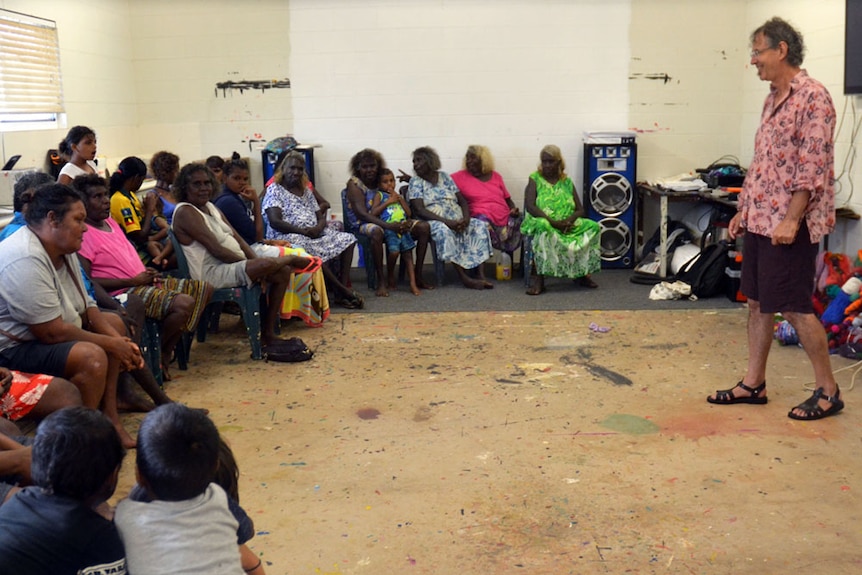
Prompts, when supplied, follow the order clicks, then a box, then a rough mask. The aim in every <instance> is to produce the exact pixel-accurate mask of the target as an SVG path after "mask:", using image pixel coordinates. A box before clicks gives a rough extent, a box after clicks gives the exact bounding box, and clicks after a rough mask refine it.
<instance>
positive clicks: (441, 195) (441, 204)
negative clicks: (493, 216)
mask: <svg viewBox="0 0 862 575" xmlns="http://www.w3.org/2000/svg"><path fill="white" fill-rule="evenodd" d="M437 174H438V177H437V184H436V185H435V184H432V183H431V182H429V181H427V180H423V179H422V178H420V177H418V176H414V177H412V178H410V187H409V188H408V189H407V199H408V200H416V199H420V200H422V201H423V202H425V207H426V208H427V209H428V211H430V212H432V213H434V214H436V215H438V216H440V217H441V218H446V219H447V220H460V219H461V218H463V217H464V215H463V212H462V211H461V206H460V205H459V204H458V197H457V195H456V194H457V193H458V186H456V185H455V182H454V181H453V180H452V178H451V177H449V174H447V173H446V172H437ZM428 223H429V224H431V238H432V239H433V240H434V243H435V244H436V246H437V257H438V258H440V259H441V260H442V261H444V262H452V263H453V264H456V265H459V266H461V267H462V268H464V269H468V270H471V269H473V268H475V267H478V266H480V265H482V264H483V263H485V261H486V260H487V259H488V258H489V257H490V256H491V238H490V236H489V235H488V228H487V226H485V223H484V222H482V221H480V220H477V219H476V218H470V226H469V227H468V228H467V229H466V230H465V231H463V232H461V233H456V232H455V231H453V230H452V229H450V228H449V227H448V226H447V225H446V224H444V223H443V222H438V221H437V220H429V222H428Z"/></svg>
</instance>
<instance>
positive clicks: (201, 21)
mask: <svg viewBox="0 0 862 575" xmlns="http://www.w3.org/2000/svg"><path fill="white" fill-rule="evenodd" d="M128 4H129V12H130V20H131V22H132V37H131V42H132V62H131V63H132V65H133V67H134V69H135V78H134V88H135V91H136V94H137V118H138V123H139V129H138V146H139V149H141V150H145V151H147V152H148V153H149V154H150V155H151V154H152V153H153V152H156V151H158V150H160V149H168V150H170V151H173V152H174V153H177V154H179V155H180V158H181V161H182V162H187V161H192V160H197V159H202V158H205V157H207V156H210V155H214V154H215V155H222V156H229V155H230V154H231V152H233V151H237V152H239V153H240V154H241V155H244V156H249V157H250V159H252V160H253V166H252V167H253V169H252V177H253V183H254V184H256V185H257V186H258V187H262V185H263V182H262V177H261V176H260V168H259V166H260V162H259V160H260V153H259V151H258V149H259V148H260V147H261V146H262V143H265V142H266V141H269V140H272V139H274V138H276V137H278V136H283V135H285V134H287V133H290V132H291V131H292V122H293V119H292V110H291V90H290V89H270V90H264V91H261V90H248V91H243V92H240V91H238V90H233V91H228V92H227V93H223V91H221V90H216V84H217V83H219V82H225V81H233V82H238V81H243V80H246V81H257V80H269V79H285V78H288V77H289V73H288V57H289V54H290V45H291V42H290V40H289V37H288V26H289V24H288V22H289V20H290V10H289V5H290V4H289V2H287V1H285V0H243V2H236V1H235V0H183V1H182V2H178V1H176V0H146V1H144V0H128ZM252 140H262V141H263V142H262V143H256V142H253V141H252Z"/></svg>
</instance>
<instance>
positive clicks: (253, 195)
mask: <svg viewBox="0 0 862 575" xmlns="http://www.w3.org/2000/svg"><path fill="white" fill-rule="evenodd" d="M239 196H240V197H241V198H243V199H245V200H248V201H250V202H251V203H255V202H260V197H259V196H258V195H257V190H255V189H254V188H253V187H251V186H246V187H244V188H243V189H241V190H240V191H239Z"/></svg>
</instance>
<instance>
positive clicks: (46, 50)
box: [0, 10, 63, 118]
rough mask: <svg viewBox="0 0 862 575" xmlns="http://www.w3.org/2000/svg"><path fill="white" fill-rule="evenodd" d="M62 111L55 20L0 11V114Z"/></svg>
mask: <svg viewBox="0 0 862 575" xmlns="http://www.w3.org/2000/svg"><path fill="white" fill-rule="evenodd" d="M62 112H63V85H62V81H61V76H60V46H59V42H58V40H57V25H56V23H55V22H53V21H51V20H43V19H41V18H36V17H33V16H27V15H24V14H18V13H16V12H11V11H8V10H0V114H2V115H4V116H5V115H7V114H8V115H12V114H15V115H17V114H22V115H28V116H29V115H31V114H60V113H62ZM7 118H8V116H7Z"/></svg>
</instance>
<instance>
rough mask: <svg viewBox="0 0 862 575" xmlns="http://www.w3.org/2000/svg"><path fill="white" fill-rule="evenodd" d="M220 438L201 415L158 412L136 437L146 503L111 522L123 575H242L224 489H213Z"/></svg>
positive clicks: (169, 407)
mask: <svg viewBox="0 0 862 575" xmlns="http://www.w3.org/2000/svg"><path fill="white" fill-rule="evenodd" d="M218 460H219V433H218V430H216V427H215V425H214V424H213V422H212V421H211V420H210V419H209V418H208V417H207V416H206V415H205V414H204V413H203V412H201V411H197V410H193V409H190V408H188V407H186V406H184V405H180V404H177V403H169V404H166V405H160V406H159V407H157V408H156V409H154V410H153V411H151V412H150V413H149V414H147V416H146V417H145V418H144V421H143V423H141V428H140V431H139V432H138V453H137V459H136V461H137V478H138V485H139V486H140V487H141V488H142V490H143V491H144V492H145V495H146V497H145V499H149V501H141V500H135V499H133V498H129V499H124V500H123V501H121V502H120V503H119V504H118V505H117V512H116V515H115V517H114V521H115V522H116V524H117V529H119V531H120V536H121V537H122V539H123V542H124V544H125V546H126V559H127V561H128V565H129V571H130V572H131V573H135V575H148V574H152V575H162V574H164V573H185V574H201V575H203V574H206V575H243V573H244V571H243V568H242V564H241V560H240V552H239V548H238V546H237V527H238V522H237V520H236V519H235V518H234V516H233V514H232V513H231V511H230V509H229V508H228V497H227V495H226V494H225V491H224V489H222V488H221V487H219V486H218V485H217V484H215V483H213V481H214V479H215V476H216V469H217V467H218Z"/></svg>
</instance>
